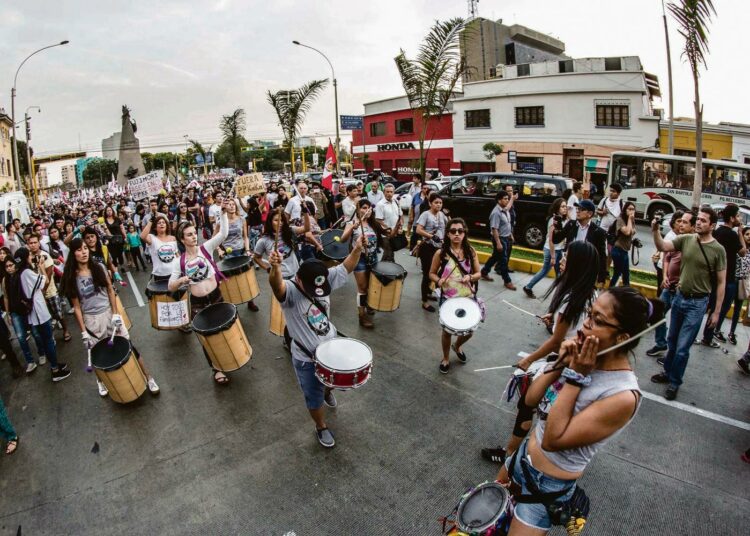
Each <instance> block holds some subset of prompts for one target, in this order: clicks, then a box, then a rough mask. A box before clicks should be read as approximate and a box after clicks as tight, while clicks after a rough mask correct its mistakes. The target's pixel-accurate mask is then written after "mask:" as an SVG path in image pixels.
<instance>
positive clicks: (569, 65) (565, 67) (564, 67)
mask: <svg viewBox="0 0 750 536" xmlns="http://www.w3.org/2000/svg"><path fill="white" fill-rule="evenodd" d="M558 65H559V71H560V72H561V73H572V72H573V60H560V61H559V62H558Z"/></svg>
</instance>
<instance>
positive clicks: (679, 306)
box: [664, 290, 708, 387]
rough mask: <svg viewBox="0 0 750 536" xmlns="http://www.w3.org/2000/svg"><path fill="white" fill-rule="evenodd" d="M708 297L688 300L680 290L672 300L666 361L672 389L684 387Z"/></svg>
mask: <svg viewBox="0 0 750 536" xmlns="http://www.w3.org/2000/svg"><path fill="white" fill-rule="evenodd" d="M707 305H708V296H706V297H705V298H695V299H688V298H686V297H685V296H683V295H682V293H681V292H680V291H679V290H678V291H677V294H675V296H674V298H672V314H671V315H670V318H669V337H668V338H667V345H668V348H669V349H668V350H667V357H666V358H665V359H664V373H665V374H666V375H667V376H668V377H669V384H670V385H671V386H672V387H679V386H680V385H682V377H683V376H684V375H685V369H686V368H687V363H688V359H690V347H691V346H692V345H693V342H694V341H695V337H696V336H697V335H698V332H699V331H700V329H701V323H702V322H703V315H705V314H706V306H707Z"/></svg>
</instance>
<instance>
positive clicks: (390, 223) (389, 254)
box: [370, 184, 403, 262]
mask: <svg viewBox="0 0 750 536" xmlns="http://www.w3.org/2000/svg"><path fill="white" fill-rule="evenodd" d="M394 190H395V188H394V187H393V185H392V184H386V185H385V188H384V191H383V199H381V200H380V201H379V202H378V204H377V205H375V219H376V220H377V221H378V222H379V223H380V225H382V226H383V230H384V231H385V233H386V234H385V237H384V240H383V259H382V260H384V261H390V262H393V261H394V260H395V257H394V253H393V247H392V246H391V239H392V238H395V237H396V235H398V234H400V233H403V225H402V224H401V216H402V213H401V207H400V206H399V204H398V202H397V201H396V200H395V199H394V198H393V192H394ZM370 193H372V192H370Z"/></svg>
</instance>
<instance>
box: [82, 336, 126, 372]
mask: <svg viewBox="0 0 750 536" xmlns="http://www.w3.org/2000/svg"><path fill="white" fill-rule="evenodd" d="M130 350H131V346H130V341H129V340H128V339H126V338H125V337H120V336H115V338H114V340H113V341H112V346H110V345H109V337H107V338H106V339H102V340H101V341H99V342H98V343H96V345H95V346H94V347H93V348H92V349H91V364H92V365H93V366H94V367H95V368H98V369H99V370H115V369H118V368H120V367H121V366H122V365H123V363H125V362H126V361H127V360H128V359H129V358H130Z"/></svg>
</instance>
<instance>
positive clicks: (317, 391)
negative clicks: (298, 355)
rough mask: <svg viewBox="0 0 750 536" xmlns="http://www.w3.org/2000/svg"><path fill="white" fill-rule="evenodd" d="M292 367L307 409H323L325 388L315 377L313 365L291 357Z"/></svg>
mask: <svg viewBox="0 0 750 536" xmlns="http://www.w3.org/2000/svg"><path fill="white" fill-rule="evenodd" d="M292 344H295V343H292ZM292 365H294V374H295V375H296V376H297V383H299V387H300V389H302V394H304V395H305V405H306V406H307V409H320V408H321V407H323V399H324V398H325V394H326V386H325V385H323V384H322V383H321V381H320V380H319V379H318V377H317V376H316V375H315V363H312V362H310V361H300V360H299V359H295V358H294V357H293V358H292Z"/></svg>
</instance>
